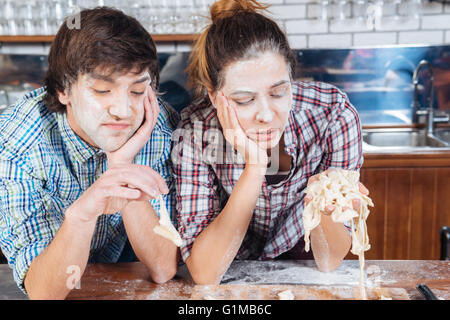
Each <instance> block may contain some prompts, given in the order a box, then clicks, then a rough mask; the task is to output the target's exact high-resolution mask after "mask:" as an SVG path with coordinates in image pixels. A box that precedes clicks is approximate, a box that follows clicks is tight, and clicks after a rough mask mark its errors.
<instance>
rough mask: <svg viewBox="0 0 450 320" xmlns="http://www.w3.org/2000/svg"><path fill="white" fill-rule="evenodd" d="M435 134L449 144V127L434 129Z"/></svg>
mask: <svg viewBox="0 0 450 320" xmlns="http://www.w3.org/2000/svg"><path fill="white" fill-rule="evenodd" d="M436 136H437V137H438V138H439V139H441V140H444V141H445V142H447V143H449V144H450V128H448V129H447V128H446V129H437V130H436Z"/></svg>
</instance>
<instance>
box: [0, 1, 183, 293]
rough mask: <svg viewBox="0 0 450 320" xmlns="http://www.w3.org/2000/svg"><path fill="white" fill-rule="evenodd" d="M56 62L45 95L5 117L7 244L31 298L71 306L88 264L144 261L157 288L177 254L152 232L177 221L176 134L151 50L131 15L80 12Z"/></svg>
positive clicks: (0, 195)
mask: <svg viewBox="0 0 450 320" xmlns="http://www.w3.org/2000/svg"><path fill="white" fill-rule="evenodd" d="M80 22H81V24H80V28H78V29H69V27H68V26H67V25H66V24H64V25H63V26H62V27H61V28H60V30H59V31H58V33H57V35H56V37H55V40H54V42H53V44H52V47H51V50H50V54H49V58H48V60H49V67H48V72H47V75H46V79H45V84H46V86H45V87H44V88H40V89H37V90H35V91H33V92H31V93H29V94H28V95H26V96H25V97H24V98H23V99H22V100H20V101H19V102H17V104H16V105H15V106H12V107H10V108H9V109H7V110H6V111H5V112H4V113H3V114H2V115H1V117H0V245H1V249H2V251H3V253H4V254H5V256H6V257H7V259H8V263H9V265H10V266H11V268H12V269H13V270H14V278H15V281H16V282H17V284H18V286H19V288H20V289H22V290H23V291H24V292H25V293H26V294H28V296H29V297H30V298H37V299H61V298H65V297H66V296H67V294H68V293H69V292H70V290H71V289H72V288H73V287H74V283H71V282H70V281H69V278H70V277H72V278H73V275H74V274H80V275H82V274H83V272H84V269H85V267H86V264H87V263H88V262H117V261H134V259H135V258H136V257H137V258H138V259H139V260H140V261H141V262H143V263H144V264H145V265H146V266H147V268H148V270H149V274H150V277H151V278H152V280H153V281H155V282H157V283H162V282H165V281H168V280H169V279H171V278H172V277H173V276H174V274H175V273H176V269H177V261H178V255H179V253H178V251H177V248H176V246H175V245H174V244H172V243H171V242H170V241H169V240H166V239H164V238H162V237H160V236H158V235H156V234H155V233H154V232H152V230H153V228H154V227H155V226H156V225H158V223H159V219H158V216H157V213H158V212H159V208H158V202H156V201H153V200H152V199H154V198H155V197H157V196H158V195H160V194H163V198H164V199H165V203H166V205H167V208H168V211H169V212H170V213H171V214H172V213H173V201H174V199H173V194H172V193H171V190H172V188H173V182H172V177H171V169H170V167H171V166H170V156H169V155H170V143H171V133H172V131H173V130H174V128H175V127H176V124H177V120H178V119H177V115H176V113H175V112H174V111H173V110H172V109H171V108H170V107H168V106H166V105H165V104H163V103H162V102H161V101H158V99H157V98H156V95H155V92H156V91H157V89H158V85H159V72H158V59H157V53H156V47H155V44H154V42H153V40H152V39H151V37H150V36H149V35H148V33H147V32H146V31H145V29H144V28H143V27H142V26H141V25H140V24H139V23H138V22H137V21H136V20H135V19H133V18H132V17H129V16H126V15H125V14H123V13H122V12H120V11H117V10H114V9H110V8H96V9H92V10H84V11H82V12H81V13H80Z"/></svg>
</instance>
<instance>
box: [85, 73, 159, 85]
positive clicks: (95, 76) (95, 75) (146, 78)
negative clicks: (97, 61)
mask: <svg viewBox="0 0 450 320" xmlns="http://www.w3.org/2000/svg"><path fill="white" fill-rule="evenodd" d="M90 77H91V78H93V79H96V80H102V81H106V82H109V83H115V82H116V81H115V80H114V79H113V78H111V77H108V76H105V75H102V74H98V73H92V74H90ZM149 80H150V77H149V76H143V77H142V78H140V79H138V80H136V81H134V82H133V83H132V84H138V83H142V82H145V81H149Z"/></svg>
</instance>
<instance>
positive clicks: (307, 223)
mask: <svg viewBox="0 0 450 320" xmlns="http://www.w3.org/2000/svg"><path fill="white" fill-rule="evenodd" d="M318 178H319V179H318V180H316V181H314V182H312V183H311V184H309V185H308V187H307V188H306V194H308V195H310V196H312V197H313V199H312V200H311V202H309V203H308V204H307V205H306V207H305V210H304V211H303V227H304V229H305V250H306V251H309V247H310V234H311V230H313V229H314V228H315V227H317V226H318V225H319V224H320V220H321V217H322V213H321V212H322V211H325V208H326V207H327V206H329V205H333V206H334V207H335V209H334V211H333V213H332V214H331V219H332V220H333V221H334V222H341V223H345V222H348V221H350V222H351V229H352V248H351V252H352V253H353V254H354V255H358V256H359V261H360V270H361V273H360V286H361V295H362V297H363V298H364V299H365V297H366V295H365V290H364V291H363V269H364V251H367V250H369V249H370V244H369V236H368V234H367V225H366V219H367V217H368V216H369V212H370V211H369V208H368V207H369V206H371V207H373V202H372V200H371V199H370V198H369V197H368V196H366V195H364V194H362V193H361V192H360V191H359V173H358V172H356V171H349V170H342V169H335V170H329V171H328V172H327V174H320V175H319V176H318ZM353 199H359V200H360V209H359V212H358V211H356V210H354V209H353Z"/></svg>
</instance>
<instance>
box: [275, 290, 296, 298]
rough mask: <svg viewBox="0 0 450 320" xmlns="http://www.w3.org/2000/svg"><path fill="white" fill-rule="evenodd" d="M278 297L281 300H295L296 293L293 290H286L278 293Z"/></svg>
mask: <svg viewBox="0 0 450 320" xmlns="http://www.w3.org/2000/svg"><path fill="white" fill-rule="evenodd" d="M278 298H279V299H280V300H294V294H293V293H292V291H291V290H286V291H283V292H280V293H278Z"/></svg>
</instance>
